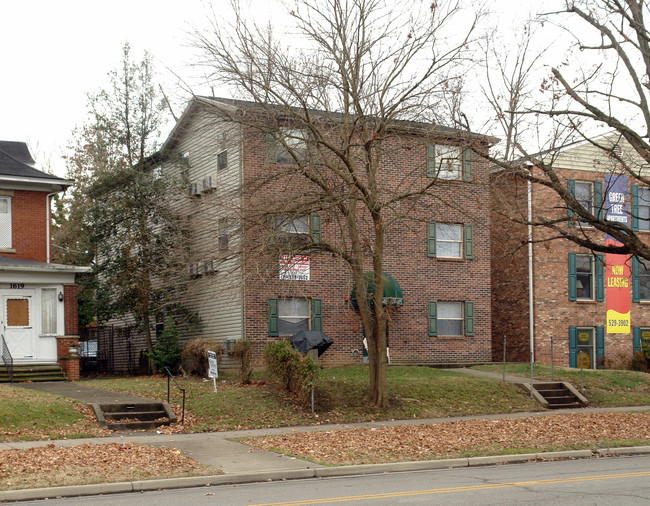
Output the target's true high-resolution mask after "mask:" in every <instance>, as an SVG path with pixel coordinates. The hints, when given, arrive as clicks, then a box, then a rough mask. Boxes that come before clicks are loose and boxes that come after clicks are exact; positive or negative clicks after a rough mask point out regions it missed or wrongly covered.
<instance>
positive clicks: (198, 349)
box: [181, 337, 223, 378]
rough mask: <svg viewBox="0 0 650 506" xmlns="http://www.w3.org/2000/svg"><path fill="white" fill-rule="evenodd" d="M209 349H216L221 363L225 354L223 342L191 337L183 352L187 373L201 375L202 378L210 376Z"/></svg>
mask: <svg viewBox="0 0 650 506" xmlns="http://www.w3.org/2000/svg"><path fill="white" fill-rule="evenodd" d="M208 351H214V352H215V353H216V354H217V364H221V357H222V355H223V344H222V343H220V342H218V341H213V340H211V339H204V338H201V337H197V338H195V339H190V340H189V341H188V342H187V343H185V346H183V351H182V352H181V358H182V362H183V369H185V372H187V374H192V375H194V376H199V377H200V378H207V377H208V370H209V369H210V366H209V364H208Z"/></svg>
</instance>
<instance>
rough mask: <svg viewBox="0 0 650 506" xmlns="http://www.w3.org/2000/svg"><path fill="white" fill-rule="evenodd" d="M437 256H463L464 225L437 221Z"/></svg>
mask: <svg viewBox="0 0 650 506" xmlns="http://www.w3.org/2000/svg"><path fill="white" fill-rule="evenodd" d="M436 256H437V257H438V258H462V256H463V226H462V225H459V224H452V223H436Z"/></svg>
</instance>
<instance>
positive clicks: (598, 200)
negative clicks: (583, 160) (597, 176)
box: [594, 181, 603, 220]
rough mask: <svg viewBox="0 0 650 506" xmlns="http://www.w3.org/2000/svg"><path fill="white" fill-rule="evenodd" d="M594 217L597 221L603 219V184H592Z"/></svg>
mask: <svg viewBox="0 0 650 506" xmlns="http://www.w3.org/2000/svg"><path fill="white" fill-rule="evenodd" d="M594 207H595V209H594V215H595V216H596V217H597V218H598V219H599V220H602V219H603V182H602V181H596V182H594Z"/></svg>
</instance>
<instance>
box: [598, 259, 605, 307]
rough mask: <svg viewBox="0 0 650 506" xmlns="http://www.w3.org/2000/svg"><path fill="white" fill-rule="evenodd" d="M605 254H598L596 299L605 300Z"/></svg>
mask: <svg viewBox="0 0 650 506" xmlns="http://www.w3.org/2000/svg"><path fill="white" fill-rule="evenodd" d="M604 271H605V256H604V255H596V301H598V302H603V301H604V300H605V272H604Z"/></svg>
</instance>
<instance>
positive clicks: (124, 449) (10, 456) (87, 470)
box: [0, 442, 222, 490]
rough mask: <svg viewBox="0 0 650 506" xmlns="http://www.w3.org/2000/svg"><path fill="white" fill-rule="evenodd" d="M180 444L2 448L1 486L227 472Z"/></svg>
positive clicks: (109, 444)
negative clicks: (184, 451) (188, 453)
mask: <svg viewBox="0 0 650 506" xmlns="http://www.w3.org/2000/svg"><path fill="white" fill-rule="evenodd" d="M221 473H222V471H220V470H216V469H212V468H209V467H206V466H203V465H201V464H199V463H198V462H196V461H194V460H192V459H190V458H189V457H186V456H184V455H182V454H181V452H180V451H178V450H177V449H176V448H165V447H162V448H157V447H150V446H144V445H138V444H134V443H127V442H125V443H121V444H120V443H108V444H88V443H85V444H81V445H78V446H72V447H57V446H55V445H54V444H48V445H47V446H38V447H35V448H28V449H12V450H0V489H2V490H11V489H21V488H37V487H51V486H61V485H80V484H88V483H109V482H118V481H133V480H146V479H153V478H169V477H179V476H199V475H207V474H211V475H214V474H221Z"/></svg>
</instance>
